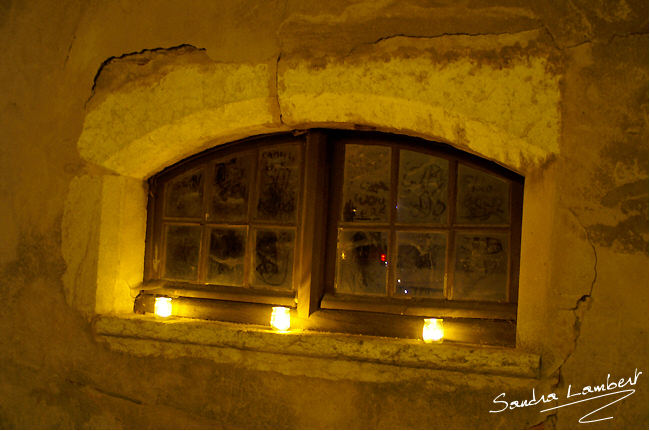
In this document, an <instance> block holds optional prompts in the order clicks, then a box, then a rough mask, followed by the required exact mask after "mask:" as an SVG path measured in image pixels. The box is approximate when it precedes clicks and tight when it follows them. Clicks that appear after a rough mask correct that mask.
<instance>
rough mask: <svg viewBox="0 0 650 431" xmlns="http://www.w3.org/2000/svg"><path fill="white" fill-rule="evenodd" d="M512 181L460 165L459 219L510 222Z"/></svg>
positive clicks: (460, 221) (497, 222) (481, 222)
mask: <svg viewBox="0 0 650 431" xmlns="http://www.w3.org/2000/svg"><path fill="white" fill-rule="evenodd" d="M508 201H509V190H508V183H507V182H506V181H504V180H502V179H500V178H498V177H496V176H494V175H490V174H488V173H485V172H482V171H479V170H476V169H472V168H470V167H468V166H465V165H463V164H459V165H458V215H457V219H458V222H459V223H472V224H507V223H508V207H509V204H508Z"/></svg>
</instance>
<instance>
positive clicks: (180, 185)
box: [165, 171, 203, 217]
mask: <svg viewBox="0 0 650 431" xmlns="http://www.w3.org/2000/svg"><path fill="white" fill-rule="evenodd" d="M165 188H166V191H167V197H166V205H165V215H166V216H168V217H201V207H202V205H203V172H201V171H198V172H196V171H195V172H192V173H189V174H185V175H183V176H180V177H178V178H174V179H173V180H171V181H170V182H168V183H167V185H166V186H165Z"/></svg>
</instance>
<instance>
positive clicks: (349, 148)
mask: <svg viewBox="0 0 650 431" xmlns="http://www.w3.org/2000/svg"><path fill="white" fill-rule="evenodd" d="M390 151H391V149H390V148H389V147H382V146H376V145H352V144H348V145H346V146H345V170H344V171H345V172H344V180H343V221H387V220H388V210H389V206H390Z"/></svg>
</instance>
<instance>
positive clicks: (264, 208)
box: [257, 145, 300, 222]
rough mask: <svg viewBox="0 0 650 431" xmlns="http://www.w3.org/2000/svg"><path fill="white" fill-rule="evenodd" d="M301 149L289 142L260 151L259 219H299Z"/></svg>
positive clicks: (284, 220)
mask: <svg viewBox="0 0 650 431" xmlns="http://www.w3.org/2000/svg"><path fill="white" fill-rule="evenodd" d="M299 150H300V148H299V147H298V146H297V145H285V146H282V147H276V148H272V149H267V150H263V151H260V166H259V178H258V184H259V196H258V199H257V219H258V220H269V221H281V222H287V221H295V220H296V208H297V206H298V185H299V182H300V170H299V164H300V160H299V158H300V157H299V155H300V152H299Z"/></svg>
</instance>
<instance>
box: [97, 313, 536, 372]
mask: <svg viewBox="0 0 650 431" xmlns="http://www.w3.org/2000/svg"><path fill="white" fill-rule="evenodd" d="M94 330H95V333H96V336H97V338H98V339H99V340H100V341H104V342H107V343H108V345H109V346H110V348H112V349H114V350H118V351H122V352H126V353H130V354H134V355H137V356H164V357H188V356H189V357H203V358H208V359H213V360H215V361H218V362H237V363H242V362H246V361H248V360H250V358H244V356H245V355H244V354H243V353H242V351H247V352H256V353H259V354H260V355H261V356H260V357H259V358H257V359H254V360H255V361H257V362H259V363H260V364H267V365H268V368H269V370H276V371H277V367H275V366H274V365H273V364H274V363H275V364H276V365H277V364H280V363H281V364H283V365H284V366H287V364H288V365H289V366H293V367H294V368H295V367H296V364H295V361H290V360H288V358H296V357H302V358H310V359H316V360H320V361H323V360H325V361H329V362H330V364H325V365H332V364H331V363H332V362H340V361H347V362H356V363H357V365H359V364H366V365H372V366H376V367H382V366H389V367H394V366H398V367H401V369H402V370H404V368H406V369H411V370H415V371H416V372H417V370H424V371H426V370H445V371H451V372H461V373H472V374H486V375H495V376H510V377H519V378H529V379H535V378H538V376H539V369H540V358H539V356H537V355H534V354H531V353H526V352H522V351H519V350H517V349H512V348H501V347H482V346H481V347H479V346H473V345H462V344H455V343H453V344H452V343H442V344H434V343H424V342H423V341H421V340H408V339H397V338H385V337H373V336H360V335H347V334H332V333H320V332H312V331H299V330H291V331H288V332H285V333H278V332H276V331H273V330H270V329H267V328H264V327H261V326H255V325H243V324H234V323H225V322H213V321H204V320H196V319H188V318H177V317H172V318H167V319H160V318H156V317H154V316H150V315H146V316H142V315H137V314H125V315H100V316H97V317H96V319H95V321H94ZM278 361H280V362H278ZM289 362H293V364H289ZM314 366H317V367H318V368H319V369H321V371H322V372H327V373H331V372H332V369H333V367H332V366H328V367H325V368H326V369H323V367H324V364H323V363H320V364H312V365H311V366H310V365H306V368H311V369H313V367H314ZM258 368H259V367H258ZM338 368H340V367H338ZM348 368H350V367H348ZM351 368H354V367H351ZM351 368H350V369H351ZM348 371H349V370H348ZM366 371H367V370H366ZM375 371H377V370H375ZM385 371H386V370H385ZM404 371H406V370H404ZM280 372H282V370H280ZM380 372H381V371H380ZM310 373H311V371H310ZM400 373H401V372H400ZM330 377H331V376H330ZM343 377H345V376H343ZM355 377H358V378H363V376H362V374H355V373H352V374H351V375H350V376H348V377H347V378H355ZM414 377H417V375H415V376H414Z"/></svg>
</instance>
